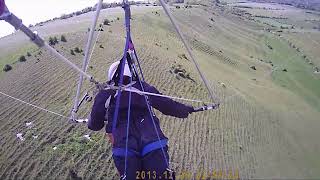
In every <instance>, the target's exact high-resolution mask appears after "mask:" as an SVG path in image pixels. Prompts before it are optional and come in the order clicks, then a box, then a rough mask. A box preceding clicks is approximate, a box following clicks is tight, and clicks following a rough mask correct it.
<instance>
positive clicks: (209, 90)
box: [159, 0, 220, 103]
mask: <svg viewBox="0 0 320 180" xmlns="http://www.w3.org/2000/svg"><path fill="white" fill-rule="evenodd" d="M159 1H160V4H161V6H162V7H163V10H164V12H165V13H166V14H167V16H168V17H169V19H170V21H171V23H172V25H173V27H174V28H175V30H176V31H177V33H178V35H179V37H180V39H181V40H182V42H183V44H184V46H185V48H186V49H187V52H188V54H189V56H190V57H191V60H192V62H193V64H194V65H195V67H196V69H197V71H198V73H199V75H200V77H201V79H202V81H203V83H204V85H205V86H206V88H207V91H208V93H209V95H210V98H211V100H212V101H213V102H216V103H219V101H220V99H219V98H218V96H217V95H215V94H214V92H213V91H212V90H211V88H210V86H209V83H208V81H207V79H206V78H205V76H204V75H203V74H202V72H201V70H200V67H199V64H198V62H197V61H196V60H195V58H194V55H193V53H192V51H191V48H190V47H189V45H188V44H187V41H186V39H185V37H184V35H183V34H182V31H181V30H180V28H179V27H178V25H177V23H176V20H175V19H174V17H173V16H172V14H171V13H170V11H169V9H168V7H167V5H166V3H165V2H164V1H163V0H159Z"/></svg>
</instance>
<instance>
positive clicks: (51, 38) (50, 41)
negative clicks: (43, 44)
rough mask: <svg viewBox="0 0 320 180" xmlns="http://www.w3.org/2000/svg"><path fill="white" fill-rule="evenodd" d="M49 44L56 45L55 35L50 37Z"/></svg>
mask: <svg viewBox="0 0 320 180" xmlns="http://www.w3.org/2000/svg"><path fill="white" fill-rule="evenodd" d="M49 45H50V46H54V45H55V42H54V39H53V37H49Z"/></svg>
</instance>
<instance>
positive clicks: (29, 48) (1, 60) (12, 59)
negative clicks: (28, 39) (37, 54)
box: [0, 43, 36, 76]
mask: <svg viewBox="0 0 320 180" xmlns="http://www.w3.org/2000/svg"><path fill="white" fill-rule="evenodd" d="M35 50H36V47H35V46H34V45H33V44H31V43H28V44H21V46H20V48H19V49H18V50H17V51H15V52H12V53H10V54H8V55H6V56H0V68H1V71H0V76H1V75H2V74H3V73H4V72H3V71H2V68H3V67H4V65H6V64H9V65H11V66H12V68H13V69H14V64H16V63H18V62H19V57H20V56H22V55H24V56H26V58H27V59H28V56H27V52H30V53H31V54H32V52H33V51H35Z"/></svg>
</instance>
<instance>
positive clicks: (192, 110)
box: [186, 105, 194, 114]
mask: <svg viewBox="0 0 320 180" xmlns="http://www.w3.org/2000/svg"><path fill="white" fill-rule="evenodd" d="M186 106H187V109H188V113H189V114H191V113H193V112H194V107H192V106H189V105H186Z"/></svg>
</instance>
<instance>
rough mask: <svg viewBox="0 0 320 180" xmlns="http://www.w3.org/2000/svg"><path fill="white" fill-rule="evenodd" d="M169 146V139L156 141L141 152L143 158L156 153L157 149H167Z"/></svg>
mask: <svg viewBox="0 0 320 180" xmlns="http://www.w3.org/2000/svg"><path fill="white" fill-rule="evenodd" d="M167 144H168V139H162V140H160V141H155V142H153V143H150V144H147V145H146V146H145V147H144V148H143V150H142V152H141V156H144V155H146V154H148V153H149V152H151V151H154V150H156V149H160V148H163V147H165V146H166V145H167Z"/></svg>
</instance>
